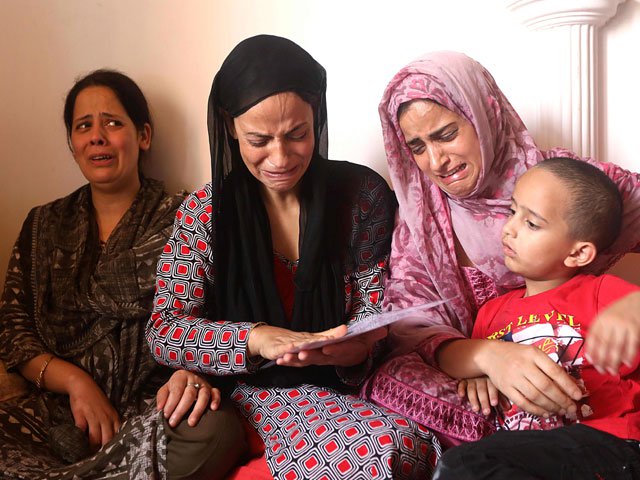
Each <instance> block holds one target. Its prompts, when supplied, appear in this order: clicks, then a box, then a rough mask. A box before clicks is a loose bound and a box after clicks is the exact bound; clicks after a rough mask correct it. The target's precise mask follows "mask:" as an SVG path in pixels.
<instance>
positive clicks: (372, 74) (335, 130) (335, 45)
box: [0, 0, 640, 285]
mask: <svg viewBox="0 0 640 480" xmlns="http://www.w3.org/2000/svg"><path fill="white" fill-rule="evenodd" d="M504 3H505V2H503V1H500V0H484V1H477V0H448V1H446V2H443V1H440V0H394V1H393V2H391V1H388V0H384V1H374V0H369V1H357V0H340V1H338V0H184V1H180V2H178V1H175V0H109V1H104V0H46V1H45V0H2V1H0V69H1V70H0V71H1V74H0V105H1V106H2V113H1V114H0V182H1V185H2V187H0V212H2V213H1V214H0V215H1V217H0V233H1V235H0V272H4V271H5V268H6V262H7V259H8V255H9V251H10V248H11V245H12V244H13V241H14V240H15V238H16V236H17V234H18V231H19V229H20V225H21V223H22V220H23V219H24V217H25V216H26V214H27V212H28V211H29V209H30V208H31V207H32V206H34V205H36V204H41V203H45V202H47V201H50V200H52V199H54V198H58V197H60V196H63V195H65V194H67V193H69V192H71V191H72V190H73V189H75V188H77V187H78V186H80V185H81V184H83V183H84V182H83V178H82V176H81V175H80V173H79V172H78V170H77V168H76V166H75V163H74V162H73V159H72V157H71V155H70V153H69V151H68V149H67V147H66V141H65V132H64V126H63V123H62V119H61V117H62V104H63V100H64V96H65V94H66V92H67V90H68V89H69V88H70V87H71V85H72V83H73V80H74V78H75V77H77V76H78V75H81V74H84V73H87V72H88V71H90V70H92V69H95V68H99V67H105V66H106V67H112V68H117V69H120V70H122V71H124V72H125V73H127V74H129V75H130V76H131V77H132V78H134V79H135V80H136V81H137V82H138V83H139V84H140V86H141V87H142V89H143V91H144V92H145V93H146V95H147V97H148V99H149V101H150V103H151V106H152V111H153V115H154V119H155V123H156V131H155V137H154V142H153V147H152V155H151V158H149V165H147V167H148V168H147V171H148V172H149V173H150V174H151V175H152V176H155V177H158V178H161V179H163V180H165V181H166V183H167V185H168V187H169V189H170V190H177V189H180V188H185V189H187V190H191V189H194V188H195V187H197V186H198V185H200V184H202V183H204V182H206V181H208V179H209V168H210V167H209V158H208V143H207V133H206V103H207V97H208V94H209V89H210V86H211V81H212V79H213V75H214V74H215V72H216V71H217V70H218V68H219V66H220V64H221V63H222V61H223V59H224V57H225V56H226V54H227V53H228V52H229V51H230V49H231V48H233V46H234V45H235V44H236V43H238V41H240V40H242V39H243V38H246V37H248V36H251V35H254V34H258V33H272V34H278V35H283V36H286V37H289V38H291V39H292V40H294V41H296V42H298V43H299V44H300V45H302V46H303V47H304V48H305V49H307V50H308V51H309V52H310V53H311V54H312V55H313V56H314V57H315V58H316V59H317V60H318V61H319V62H320V63H322V64H323V65H324V66H325V68H326V69H327V72H328V79H329V90H328V101H329V152H330V156H331V157H332V158H335V159H348V160H351V161H354V162H358V163H363V164H367V165H370V166H372V167H373V168H374V169H376V170H377V171H379V172H381V173H382V174H383V175H384V176H386V175H387V173H386V164H385V157H384V151H383V147H382V138H381V134H380V128H379V121H378V114H377V104H378V101H379V99H380V96H381V94H382V91H383V89H384V87H385V86H386V83H387V82H388V81H389V79H390V78H391V76H392V75H393V74H394V73H395V72H396V71H397V70H398V69H399V68H400V67H401V66H403V65H404V64H405V63H407V62H408V61H409V60H411V59H413V58H415V57H416V56H418V55H419V54H421V53H423V52H426V51H430V50H437V49H450V50H460V51H464V52H466V53H467V54H469V55H471V56H473V57H475V58H476V59H478V60H479V61H480V62H481V63H483V64H484V65H485V66H486V67H487V68H488V69H489V70H490V71H491V72H492V73H493V75H494V76H495V78H496V80H497V82H498V84H499V85H500V86H501V87H502V89H503V90H504V92H505V93H506V94H507V96H508V97H509V98H510V100H511V102H512V103H513V104H514V106H515V108H516V109H517V110H518V112H519V113H520V115H521V116H522V117H523V119H524V120H525V122H526V123H527V124H528V126H529V128H530V129H531V130H532V131H533V132H534V133H535V132H536V131H537V130H540V125H539V122H540V120H539V118H541V116H540V115H538V112H537V102H536V101H535V99H536V98H539V97H538V96H539V95H544V91H540V88H539V85H540V84H541V83H542V82H540V79H541V78H544V77H543V76H546V75H550V74H553V72H549V71H547V70H545V64H544V61H542V62H541V61H540V60H539V59H544V52H540V51H539V46H538V44H537V43H536V35H537V33H536V32H530V31H528V30H527V29H526V28H525V27H523V26H521V25H519V24H518V23H517V22H516V20H515V19H514V18H513V17H512V16H511V15H510V14H509V12H507V11H506V9H505V8H504ZM620 10H621V11H622V13H623V14H624V15H622V17H623V18H617V17H616V18H615V19H614V20H613V21H612V22H610V25H608V26H606V27H605V28H604V29H603V33H604V34H605V37H604V38H605V39H604V40H603V48H604V51H605V55H604V57H603V58H605V59H606V65H605V66H604V67H603V68H602V71H603V73H602V75H603V78H604V79H605V80H606V82H607V86H608V90H607V96H606V99H605V100H604V103H603V105H606V109H604V111H605V113H606V119H607V121H608V124H607V127H603V134H604V135H605V136H606V138H607V140H606V141H605V144H604V147H603V152H604V155H603V156H604V158H605V159H609V158H611V159H615V161H616V162H617V163H620V164H623V165H625V166H626V167H627V168H629V169H632V170H635V171H640V159H639V158H638V154H637V153H636V151H637V149H636V148H635V143H634V139H635V138H636V137H637V134H636V132H635V130H636V129H637V125H638V124H637V121H636V120H635V115H633V113H629V112H634V113H635V111H637V110H638V109H639V107H640V91H638V89H636V88H633V87H634V86H635V85H637V82H638V77H640V72H638V70H637V68H638V61H637V60H635V55H630V54H627V53H626V52H630V51H633V49H632V48H631V47H630V46H631V45H638V44H640V43H638V37H639V36H640V3H638V1H637V0H636V1H635V2H631V1H628V2H627V3H626V4H623V5H622V6H621V8H620ZM532 58H533V59H536V61H534V62H532V61H531V59H532ZM630 65H635V70H634V71H633V75H631V77H629V75H628V72H629V68H630ZM625 87H626V88H625ZM543 140H544V139H543ZM542 146H545V147H548V146H550V145H542ZM638 270H640V269H637V268H636V269H635V271H636V272H637V271H638ZM2 276H3V274H2V273H0V277H2ZM3 281H4V280H3V279H0V282H3ZM0 285H2V284H1V283H0Z"/></svg>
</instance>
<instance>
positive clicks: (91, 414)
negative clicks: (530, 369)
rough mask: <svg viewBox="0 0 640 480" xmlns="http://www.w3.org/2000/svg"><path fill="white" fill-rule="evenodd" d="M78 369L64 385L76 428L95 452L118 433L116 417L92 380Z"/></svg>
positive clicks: (109, 403) (117, 419)
mask: <svg viewBox="0 0 640 480" xmlns="http://www.w3.org/2000/svg"><path fill="white" fill-rule="evenodd" d="M78 370H79V372H76V373H74V374H73V375H72V377H70V378H69V382H68V384H67V385H68V386H67V393H68V395H69V404H70V406H71V412H72V414H73V419H74V421H75V424H76V426H77V427H78V428H80V429H81V430H83V431H84V432H86V433H87V435H88V437H89V445H90V446H91V448H92V450H94V451H95V450H98V449H99V448H100V447H101V446H104V445H105V444H106V443H108V442H109V441H110V440H111V439H112V438H113V436H114V435H115V434H116V433H117V432H118V430H119V429H120V417H119V415H118V412H117V411H116V409H115V408H113V405H111V402H110V401H109V399H108V398H107V396H106V395H105V394H104V392H103V391H102V389H101V388H100V387H99V386H98V384H97V383H96V382H95V381H94V380H93V378H91V376H90V375H89V374H88V373H86V372H85V371H84V370H80V369H78Z"/></svg>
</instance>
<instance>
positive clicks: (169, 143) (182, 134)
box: [142, 81, 204, 193]
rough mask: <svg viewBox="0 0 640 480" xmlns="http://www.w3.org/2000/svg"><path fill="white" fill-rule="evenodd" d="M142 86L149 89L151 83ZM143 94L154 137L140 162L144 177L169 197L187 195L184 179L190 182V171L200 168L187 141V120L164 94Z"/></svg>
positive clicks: (150, 91) (190, 143)
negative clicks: (162, 187) (159, 183)
mask: <svg viewBox="0 0 640 480" xmlns="http://www.w3.org/2000/svg"><path fill="white" fill-rule="evenodd" d="M146 83H147V84H150V85H153V82H151V81H147V82H146ZM147 92H148V93H147ZM145 93H146V94H147V98H148V101H149V104H150V107H151V115H152V119H153V122H154V133H153V142H152V144H151V151H150V154H149V156H148V158H146V159H145V160H144V161H143V165H142V170H143V172H144V174H145V175H146V176H148V177H151V178H155V179H157V180H161V181H163V182H164V183H165V186H166V190H167V192H169V193H174V192H177V191H180V190H183V189H184V190H189V191H190V190H191V189H192V188H193V186H191V185H189V184H188V183H189V182H188V178H193V171H194V170H195V169H198V168H200V165H199V163H200V162H199V161H200V160H201V159H198V158H197V155H196V154H195V152H196V151H197V149H196V148H194V146H193V141H190V140H189V128H188V124H189V119H188V118H187V117H186V115H185V111H184V109H183V108H181V107H180V105H179V104H178V102H176V101H175V98H173V97H172V96H171V95H169V94H168V93H167V92H166V91H153V88H149V87H147V88H146V92H145ZM203 122H204V120H203ZM191 138H192V139H193V132H192V134H191Z"/></svg>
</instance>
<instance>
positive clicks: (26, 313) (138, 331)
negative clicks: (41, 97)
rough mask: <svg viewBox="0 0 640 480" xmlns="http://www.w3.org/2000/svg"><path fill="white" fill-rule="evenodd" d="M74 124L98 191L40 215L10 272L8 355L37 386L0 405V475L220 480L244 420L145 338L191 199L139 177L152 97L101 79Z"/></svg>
mask: <svg viewBox="0 0 640 480" xmlns="http://www.w3.org/2000/svg"><path fill="white" fill-rule="evenodd" d="M64 120H65V125H66V127H67V133H68V143H69V147H70V148H71V151H72V153H73V156H74V159H75V161H76V162H77V164H78V166H79V168H80V170H81V171H82V173H83V175H84V176H85V178H86V179H87V180H88V182H89V183H88V184H87V185H85V186H83V187H81V188H80V189H78V190H76V191H75V192H73V193H72V194H71V195H69V196H67V197H64V198H61V199H59V200H56V201H54V202H51V203H49V204H46V205H44V206H40V207H36V208H34V209H33V210H32V211H31V212H30V213H29V215H28V217H27V219H26V221H25V222H24V225H23V227H22V231H21V233H20V236H19V238H18V240H17V242H16V244H15V246H14V249H13V254H12V257H11V259H10V262H9V268H8V272H7V278H6V283H5V289H4V294H3V296H2V302H1V303H0V359H2V360H3V361H4V362H5V363H6V365H7V368H8V369H9V370H10V371H11V370H14V371H16V372H19V373H20V374H22V376H23V377H24V378H26V379H27V380H28V381H29V382H30V383H29V385H30V387H29V393H28V395H27V396H23V397H19V398H16V399H12V400H10V401H6V402H3V403H1V404H0V445H1V447H0V472H3V473H2V474H0V476H2V475H4V476H5V477H3V478H28V479H34V478H78V477H79V478H122V479H124V478H145V479H146V478H165V477H167V476H168V477H169V478H188V477H189V476H190V475H197V478H207V479H209V478H219V477H221V476H222V475H224V473H225V472H226V470H227V469H228V468H230V467H231V466H232V465H233V463H234V462H235V461H236V460H237V458H238V456H239V455H240V453H241V452H242V450H243V447H244V437H243V434H242V427H241V424H240V423H239V421H238V419H237V417H236V416H235V413H234V412H233V409H232V408H230V407H226V406H224V407H222V408H218V407H219V405H220V391H219V390H218V389H217V388H214V387H212V386H211V385H210V384H209V383H208V381H207V380H206V379H205V378H203V377H202V376H200V375H196V374H194V373H191V372H187V371H184V370H182V371H178V372H175V373H174V374H173V375H172V376H171V372H172V371H169V370H168V369H164V368H163V367H159V366H158V365H157V364H156V363H155V362H154V360H153V357H152V356H151V354H150V352H149V349H148V346H147V342H146V340H145V337H144V326H145V322H146V320H147V318H148V315H149V312H150V309H151V303H152V298H153V291H154V282H155V267H156V261H157V259H158V256H159V254H160V252H161V251H162V249H163V247H164V245H165V243H166V241H167V238H168V237H169V235H170V233H171V230H172V223H173V218H174V216H175V212H176V209H177V208H178V206H179V205H180V202H181V201H182V199H183V198H182V196H178V195H174V196H171V195H167V194H166V193H165V191H164V187H163V185H162V184H161V183H160V182H157V181H155V180H150V179H146V178H144V177H143V176H142V175H140V173H139V160H140V156H141V155H142V154H144V153H145V152H146V151H147V150H148V149H149V147H150V145H151V136H152V128H151V119H150V115H149V109H148V106H147V103H146V100H145V98H144V95H143V94H142V92H141V91H140V89H139V88H138V86H137V85H136V84H135V83H134V82H133V81H132V80H131V79H130V78H128V77H127V76H125V75H123V74H121V73H118V72H114V71H109V70H98V71H96V72H92V73H91V74H89V75H87V76H86V77H84V78H83V79H81V80H79V81H78V82H76V84H75V85H74V87H73V88H72V89H71V91H70V92H69V94H68V96H67V100H66V103H65V111H64ZM156 394H157V403H156V402H154V400H155V399H156ZM221 434H223V435H224V437H225V438H224V441H222V440H221V438H222V437H221ZM219 437H220V438H219Z"/></svg>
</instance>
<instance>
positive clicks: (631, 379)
mask: <svg viewBox="0 0 640 480" xmlns="http://www.w3.org/2000/svg"><path fill="white" fill-rule="evenodd" d="M635 291H640V287H638V286H636V285H633V284H630V283H628V282H625V281H624V280H622V279H620V278H617V277H614V276H612V275H601V276H598V277H596V276H594V275H577V276H575V277H574V278H572V279H571V280H569V281H568V282H566V283H564V284H562V285H560V286H559V287H556V288H554V289H552V290H549V291H547V292H544V293H541V294H538V295H534V296H531V297H526V298H523V295H524V293H525V289H519V290H514V291H512V292H509V293H507V294H505V295H502V296H500V297H498V298H496V299H493V300H491V301H489V302H487V303H486V304H485V305H484V306H483V307H482V308H481V309H480V311H479V312H478V317H477V319H476V322H475V325H474V328H473V334H472V337H473V338H487V339H501V340H505V341H511V342H517V343H523V344H528V345H531V344H532V345H535V346H537V347H538V348H540V349H541V350H542V351H543V352H545V353H546V354H547V355H549V356H550V357H551V358H552V359H553V360H555V361H556V362H557V363H560V364H562V365H563V366H564V367H565V368H566V369H567V371H568V372H569V373H570V374H571V375H572V376H574V377H575V378H576V381H577V382H578V385H580V386H581V387H582V388H583V391H584V392H585V398H584V399H583V400H582V402H580V405H579V409H578V415H577V418H574V419H569V418H562V419H560V418H550V419H544V418H540V417H535V416H533V415H530V414H528V413H526V412H523V411H521V410H519V409H518V408H517V407H513V408H511V409H510V410H509V411H508V412H502V413H503V414H504V416H503V418H502V419H501V424H502V425H503V427H504V428H508V429H511V430H529V429H545V430H546V429H549V428H555V427H558V426H562V425H565V424H570V423H575V422H576V421H577V422H580V423H584V424H585V425H589V426H590V427H593V428H597V429H599V430H602V431H605V432H608V433H611V434H612V435H616V436H617V437H620V438H625V439H635V440H640V371H639V369H638V365H639V363H640V356H637V357H636V359H635V361H634V363H633V365H632V366H631V368H629V367H626V366H622V368H621V369H620V371H619V373H618V374H617V375H609V374H600V373H598V372H597V371H596V369H595V368H594V367H593V366H592V365H591V364H589V362H588V361H587V360H586V359H585V358H584V355H583V354H584V351H583V337H586V336H587V335H588V333H589V326H590V325H591V322H592V321H593V319H594V318H595V316H596V315H597V314H598V313H599V312H600V311H602V310H603V309H604V308H606V307H607V306H608V305H609V304H610V303H612V302H614V301H615V300H618V299H619V298H621V297H623V296H625V295H626V294H628V293H631V292H635ZM582 382H584V385H582Z"/></svg>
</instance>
